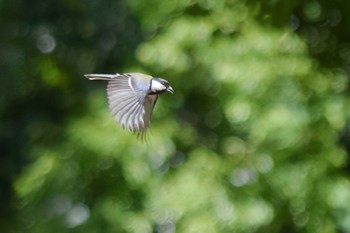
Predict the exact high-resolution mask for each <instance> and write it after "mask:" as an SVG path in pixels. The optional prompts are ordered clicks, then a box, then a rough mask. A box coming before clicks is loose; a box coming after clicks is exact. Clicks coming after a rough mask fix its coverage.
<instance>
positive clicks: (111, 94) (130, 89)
mask: <svg viewBox="0 0 350 233" xmlns="http://www.w3.org/2000/svg"><path fill="white" fill-rule="evenodd" d="M84 76H85V77H86V78H87V79H89V80H106V81H108V85H107V97H108V103H109V109H110V110H111V112H112V114H113V116H114V117H115V121H116V123H119V124H121V125H122V127H123V128H124V129H125V128H127V129H129V130H130V131H132V132H134V133H136V134H137V135H138V137H141V138H142V139H143V138H144V137H145V134H146V131H147V129H148V127H149V126H150V121H151V117H152V112H153V109H154V106H155V104H156V102H157V99H158V95H159V94H162V93H164V92H165V91H167V92H170V93H174V89H173V88H172V87H171V86H170V83H169V82H168V81H167V80H165V79H162V78H157V77H152V76H150V75H146V74H141V73H126V74H85V75H84Z"/></svg>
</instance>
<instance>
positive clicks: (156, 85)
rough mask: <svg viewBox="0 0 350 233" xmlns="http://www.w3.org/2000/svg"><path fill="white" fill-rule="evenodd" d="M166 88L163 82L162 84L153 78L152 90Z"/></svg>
mask: <svg viewBox="0 0 350 233" xmlns="http://www.w3.org/2000/svg"><path fill="white" fill-rule="evenodd" d="M165 89H166V87H165V86H164V85H163V84H161V83H160V82H158V81H155V80H152V87H151V91H152V92H157V91H164V90H165Z"/></svg>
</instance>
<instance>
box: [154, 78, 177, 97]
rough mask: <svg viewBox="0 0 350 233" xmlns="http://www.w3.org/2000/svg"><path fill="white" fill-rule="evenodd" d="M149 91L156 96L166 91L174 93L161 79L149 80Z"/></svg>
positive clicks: (165, 81) (167, 83)
mask: <svg viewBox="0 0 350 233" xmlns="http://www.w3.org/2000/svg"><path fill="white" fill-rule="evenodd" d="M150 91H151V92H152V93H157V94H158V93H159V94H160V93H163V92H164V91H168V92H170V93H171V94H173V93H174V89H173V88H172V87H171V86H170V83H169V82H168V81H167V80H165V79H162V78H152V79H151V85H150Z"/></svg>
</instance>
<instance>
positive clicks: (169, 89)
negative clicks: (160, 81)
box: [166, 86, 174, 94]
mask: <svg viewBox="0 0 350 233" xmlns="http://www.w3.org/2000/svg"><path fill="white" fill-rule="evenodd" d="M166 90H167V91H168V92H170V93H171V94H173V93H174V89H173V88H172V87H171V86H169V87H168V88H167V89H166Z"/></svg>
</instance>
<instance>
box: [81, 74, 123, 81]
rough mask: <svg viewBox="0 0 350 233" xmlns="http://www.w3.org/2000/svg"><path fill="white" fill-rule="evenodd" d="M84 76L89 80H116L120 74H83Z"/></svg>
mask: <svg viewBox="0 0 350 233" xmlns="http://www.w3.org/2000/svg"><path fill="white" fill-rule="evenodd" d="M84 76H85V78H87V79H89V80H111V79H115V78H117V77H118V76H120V74H84Z"/></svg>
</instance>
